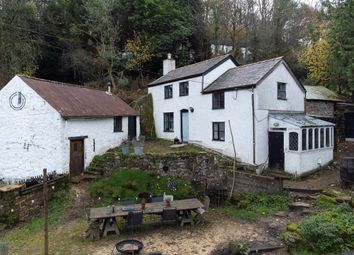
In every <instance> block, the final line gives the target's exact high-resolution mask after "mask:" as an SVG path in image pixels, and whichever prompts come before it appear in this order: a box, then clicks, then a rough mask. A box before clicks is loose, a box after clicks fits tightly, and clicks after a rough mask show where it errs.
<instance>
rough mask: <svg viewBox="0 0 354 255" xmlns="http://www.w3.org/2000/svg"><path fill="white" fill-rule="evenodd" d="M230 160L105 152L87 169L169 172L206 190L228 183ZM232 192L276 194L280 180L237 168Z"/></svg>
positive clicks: (195, 154)
mask: <svg viewBox="0 0 354 255" xmlns="http://www.w3.org/2000/svg"><path fill="white" fill-rule="evenodd" d="M232 165H233V162H232V160H229V159H228V158H223V157H220V156H219V155H215V154H213V153H206V152H188V153H169V154H143V155H129V156H123V155H120V154H115V153H114V152H108V153H106V154H105V155H104V156H102V158H99V157H97V158H96V159H94V161H93V163H92V165H91V166H90V167H89V168H88V170H89V171H96V172H100V173H101V174H103V175H105V176H109V175H111V174H112V171H114V170H116V169H119V168H139V169H141V170H145V171H147V172H149V173H152V174H155V175H161V176H163V175H171V176H175V177H179V178H184V179H187V180H193V181H196V182H199V183H200V184H201V185H202V186H203V187H205V188H207V189H213V188H217V187H227V189H228V190H230V189H231V186H232V176H233V175H232ZM237 170H238V171H237V172H236V178H235V188H234V190H235V191H245V192H265V193H280V192H282V190H283V183H282V181H281V180H279V179H275V178H273V177H268V176H261V175H256V174H252V172H250V171H244V170H243V167H242V166H238V167H237Z"/></svg>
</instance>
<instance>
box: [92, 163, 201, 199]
mask: <svg viewBox="0 0 354 255" xmlns="http://www.w3.org/2000/svg"><path fill="white" fill-rule="evenodd" d="M90 193H91V196H92V197H94V198H96V199H99V201H100V202H99V204H101V205H110V204H113V203H119V202H120V201H124V200H126V199H137V198H138V196H139V194H141V193H150V194H151V195H163V194H164V193H166V194H169V195H173V196H174V198H175V199H185V198H192V197H195V196H196V192H195V190H194V189H193V188H192V186H191V184H190V183H189V182H188V181H186V180H183V179H180V178H174V177H169V176H156V175H150V174H148V173H146V172H145V171H142V170H134V169H118V170H116V171H113V174H112V176H110V177H107V178H105V179H100V180H98V181H95V182H93V183H91V184H90Z"/></svg>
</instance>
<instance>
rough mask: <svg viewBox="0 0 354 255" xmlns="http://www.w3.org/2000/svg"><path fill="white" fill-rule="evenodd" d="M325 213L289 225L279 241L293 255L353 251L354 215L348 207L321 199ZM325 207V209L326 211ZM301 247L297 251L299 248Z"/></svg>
mask: <svg viewBox="0 0 354 255" xmlns="http://www.w3.org/2000/svg"><path fill="white" fill-rule="evenodd" d="M320 204H321V206H322V208H324V207H325V205H326V204H327V205H329V207H327V210H324V211H321V212H319V213H318V214H314V215H311V216H309V217H307V218H305V219H303V220H302V221H301V222H300V223H299V224H295V223H293V224H290V225H289V226H288V231H287V232H285V233H284V235H283V239H284V241H285V243H286V244H287V245H288V246H289V247H290V249H291V250H292V253H294V254H316V255H317V254H341V253H342V252H343V251H344V250H345V249H346V248H349V249H353V248H354V214H353V209H352V208H351V207H350V206H349V205H348V204H345V203H343V204H341V205H339V206H334V204H333V203H332V202H328V200H326V199H325V200H323V199H322V201H321V202H320ZM328 208H329V209H328ZM300 247H301V248H300Z"/></svg>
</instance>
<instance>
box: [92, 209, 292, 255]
mask: <svg viewBox="0 0 354 255" xmlns="http://www.w3.org/2000/svg"><path fill="white" fill-rule="evenodd" d="M298 217H299V216H298V215H294V214H293V215H291V213H290V215H289V214H286V213H285V216H280V217H277V216H272V217H264V218H262V219H260V220H259V221H257V222H247V221H241V220H236V219H232V218H228V217H225V216H222V215H221V216H220V215H212V216H209V223H208V224H207V225H202V226H195V227H185V228H175V227H167V228H164V227H157V228H153V229H145V230H144V229H143V230H142V231H141V232H140V233H139V234H132V235H127V234H123V235H121V236H120V237H118V238H117V237H115V236H111V237H108V238H106V239H103V240H100V241H98V242H95V243H89V244H88V247H87V248H88V250H89V251H90V254H94V255H107V254H114V255H116V254H118V252H116V251H115V250H114V245H115V244H116V243H117V242H118V241H120V240H124V239H137V240H140V241H142V242H143V244H144V250H143V251H144V252H143V253H142V254H143V255H144V254H148V253H149V252H161V253H162V254H164V255H181V254H186V255H187V254H195V255H207V254H212V252H213V251H214V250H215V249H216V247H218V246H220V244H225V243H228V242H229V241H231V240H236V239H237V240H245V241H247V242H259V243H272V244H281V241H280V233H281V232H282V231H283V230H284V229H285V228H286V226H287V224H289V223H290V222H293V221H294V220H295V219H297V218H298ZM268 254H269V253H268ZM273 254H275V253H273ZM278 254H287V253H286V251H284V250H283V251H281V253H278Z"/></svg>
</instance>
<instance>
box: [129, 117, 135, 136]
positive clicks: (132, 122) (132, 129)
mask: <svg viewBox="0 0 354 255" xmlns="http://www.w3.org/2000/svg"><path fill="white" fill-rule="evenodd" d="M128 137H129V139H133V138H134V137H136V116H129V117H128Z"/></svg>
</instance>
